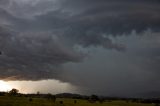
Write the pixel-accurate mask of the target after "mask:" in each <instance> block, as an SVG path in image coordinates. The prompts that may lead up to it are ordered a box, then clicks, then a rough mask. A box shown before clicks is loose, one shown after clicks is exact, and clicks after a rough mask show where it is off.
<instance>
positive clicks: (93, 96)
mask: <svg viewBox="0 0 160 106" xmlns="http://www.w3.org/2000/svg"><path fill="white" fill-rule="evenodd" d="M91 100H93V101H98V100H99V97H98V96H97V95H91Z"/></svg>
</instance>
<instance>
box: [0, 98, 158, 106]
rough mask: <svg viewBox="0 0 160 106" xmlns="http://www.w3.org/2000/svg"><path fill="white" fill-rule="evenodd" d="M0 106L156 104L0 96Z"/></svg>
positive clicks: (139, 105)
mask: <svg viewBox="0 0 160 106" xmlns="http://www.w3.org/2000/svg"><path fill="white" fill-rule="evenodd" d="M0 106H158V105H157V104H144V103H135V102H131V101H123V100H114V101H105V102H103V103H100V102H94V103H91V102H89V101H88V100H81V99H67V98H57V99H56V101H55V102H54V101H53V100H49V99H46V98H30V97H15V96H0Z"/></svg>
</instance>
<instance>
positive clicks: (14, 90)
mask: <svg viewBox="0 0 160 106" xmlns="http://www.w3.org/2000/svg"><path fill="white" fill-rule="evenodd" d="M18 92H19V90H18V89H15V88H13V89H12V90H10V91H9V94H10V95H17V94H18Z"/></svg>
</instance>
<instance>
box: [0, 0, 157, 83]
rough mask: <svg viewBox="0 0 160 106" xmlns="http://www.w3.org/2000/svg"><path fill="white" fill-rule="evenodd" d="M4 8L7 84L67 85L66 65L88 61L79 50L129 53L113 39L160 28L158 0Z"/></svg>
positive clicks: (0, 37) (0, 12) (0, 62)
mask: <svg viewBox="0 0 160 106" xmlns="http://www.w3.org/2000/svg"><path fill="white" fill-rule="evenodd" d="M0 4H1V5H0V22H4V23H0V41H1V42H0V47H1V48H0V50H1V52H2V55H1V56H0V72H1V75H0V79H6V80H41V79H52V78H53V79H59V80H61V81H64V78H63V76H61V74H62V73H63V71H64V70H65V69H63V65H64V64H66V63H70V62H73V63H76V62H80V61H81V62H82V61H83V60H84V58H85V57H86V56H85V55H86V54H84V53H80V52H78V51H76V50H75V49H74V47H75V46H81V47H82V48H90V47H97V48H98V47H103V48H105V49H108V50H110V49H113V50H116V51H117V52H123V51H125V50H126V51H127V45H126V44H123V42H122V43H118V42H114V41H113V40H112V39H111V37H112V38H113V39H114V38H117V37H121V36H122V35H125V36H129V35H130V33H132V32H134V31H135V32H136V33H143V32H144V31H146V30H148V29H151V30H152V31H153V32H159V28H160V21H159V19H160V14H159V12H160V6H159V1H157V0H154V2H151V1H149V0H145V1H144V0H139V1H138V0H136V1H131V0H112V1H111V0H101V1H97V0H92V1H91V0H79V1H74V0H61V1H58V0H46V1H43V0H35V1H31V0H28V1H27V0H22V1H19V0H12V1H11V0H2V1H0ZM2 4H3V5H2ZM22 6H23V7H22ZM1 17H2V18H1ZM3 17H4V18H3ZM157 49H159V48H157ZM156 63H159V62H156Z"/></svg>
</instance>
